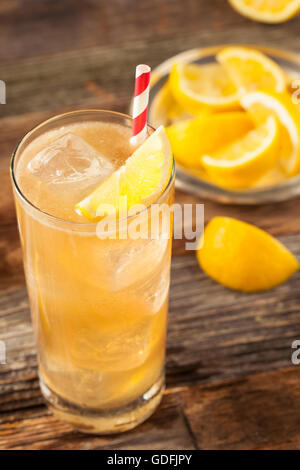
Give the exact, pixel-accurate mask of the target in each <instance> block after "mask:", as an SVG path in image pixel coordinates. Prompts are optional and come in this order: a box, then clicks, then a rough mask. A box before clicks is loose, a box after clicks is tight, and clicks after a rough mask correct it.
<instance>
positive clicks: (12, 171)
mask: <svg viewBox="0 0 300 470" xmlns="http://www.w3.org/2000/svg"><path fill="white" fill-rule="evenodd" d="M93 112H94V113H102V114H106V115H113V116H115V117H120V118H126V119H129V120H130V121H132V116H130V115H129V114H125V113H120V112H118V111H110V110H107V109H96V108H87V109H78V110H75V111H68V112H66V113H62V114H57V115H55V116H52V117H50V118H49V119H46V120H45V121H42V122H41V123H40V124H37V125H36V126H34V127H33V128H31V129H30V130H29V131H27V132H26V133H25V134H24V136H23V137H22V138H21V139H20V140H19V142H18V144H17V145H16V147H15V149H14V151H13V152H12V156H11V160H10V176H11V180H12V183H13V186H14V188H15V190H16V192H17V195H18V196H19V197H20V198H21V200H22V201H23V202H24V203H25V205H26V206H29V207H30V208H31V209H33V210H34V211H36V212H37V213H39V214H42V215H43V216H44V217H46V218H47V219H49V220H50V221H52V222H53V223H60V224H66V225H67V226H68V227H71V226H72V227H76V226H77V227H81V228H84V227H93V226H94V227H96V226H97V225H98V224H99V221H98V222H73V221H71V220H66V219H62V218H60V217H56V216H55V215H52V214H49V213H48V212H46V211H43V210H42V209H40V208H39V207H37V206H36V205H35V204H33V203H32V202H31V201H30V200H29V199H28V198H27V197H26V196H25V195H24V194H23V192H22V191H21V188H20V187H19V185H18V183H17V179H16V175H15V160H16V155H17V152H18V150H19V148H20V146H21V144H22V143H23V142H24V141H25V139H26V138H28V137H29V136H31V135H32V134H34V133H35V132H36V131H37V130H38V129H39V128H41V127H43V126H44V125H46V124H48V123H51V122H52V121H56V120H57V119H60V118H64V117H66V116H71V115H74V114H78V115H79V114H85V113H93ZM147 127H148V128H149V129H152V131H155V128H154V127H153V126H151V125H150V124H147ZM174 179H175V159H174V155H173V153H172V171H171V175H170V178H169V180H168V183H167V184H166V186H165V188H164V189H163V191H162V192H161V193H160V194H159V196H158V198H157V199H156V200H155V201H154V202H151V203H150V204H149V205H146V207H144V208H143V209H142V210H141V211H139V212H138V213H137V214H133V215H130V216H127V217H124V218H122V219H118V222H122V221H125V220H127V221H128V220H130V219H133V218H135V217H137V216H139V215H140V214H142V213H143V212H145V211H148V210H151V207H153V206H154V205H155V204H158V203H159V202H160V200H161V199H162V198H163V196H164V195H165V194H166V193H167V192H168V190H169V189H170V187H171V185H172V183H173V181H174Z"/></svg>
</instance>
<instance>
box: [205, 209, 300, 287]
mask: <svg viewBox="0 0 300 470" xmlns="http://www.w3.org/2000/svg"><path fill="white" fill-rule="evenodd" d="M203 237H204V241H203V240H200V241H199V247H201V246H202V243H203V247H202V248H199V249H198V251H197V259H198V262H199V264H200V267H201V268H202V269H203V271H204V272H205V273H206V274H207V275H208V276H210V277H211V278H212V279H214V280H215V281H217V282H219V283H220V284H223V285H224V286H226V287H229V288H231V289H235V290H240V291H243V292H256V291H261V290H266V289H271V288H273V287H275V286H277V285H279V284H281V283H283V282H285V281H286V280H287V279H288V278H289V277H290V276H291V275H292V274H294V273H295V272H296V271H297V270H298V268H299V264H298V261H297V260H296V258H295V257H294V256H293V255H292V253H291V252H290V251H289V250H288V249H287V248H286V247H285V246H284V245H283V244H282V243H280V242H279V241H278V240H276V239H275V238H273V237H272V236H271V235H270V234H268V233H267V232H265V231H264V230H261V229H259V228H258V227H255V226H254V225H251V224H248V223H246V222H242V221H240V220H237V219H233V218H230V217H215V218H213V219H212V220H211V221H210V222H209V223H208V224H207V226H206V227H205V230H204V235H203Z"/></svg>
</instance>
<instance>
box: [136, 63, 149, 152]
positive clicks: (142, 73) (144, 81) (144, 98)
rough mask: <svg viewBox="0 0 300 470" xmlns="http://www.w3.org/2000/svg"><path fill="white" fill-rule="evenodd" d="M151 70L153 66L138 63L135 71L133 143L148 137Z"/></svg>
mask: <svg viewBox="0 0 300 470" xmlns="http://www.w3.org/2000/svg"><path fill="white" fill-rule="evenodd" d="M150 72H151V68H150V67H149V65H145V64H140V65H138V66H137V68H136V71H135V86H134V99H133V113H132V118H133V121H132V137H131V142H132V144H133V145H138V144H141V143H142V142H143V141H144V140H145V139H146V137H147V114H148V102H149V89H150Z"/></svg>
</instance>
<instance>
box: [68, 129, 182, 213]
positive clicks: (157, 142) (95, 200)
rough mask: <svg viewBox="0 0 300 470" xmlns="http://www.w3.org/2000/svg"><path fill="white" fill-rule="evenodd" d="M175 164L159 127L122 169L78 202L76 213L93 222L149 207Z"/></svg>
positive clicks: (167, 142) (162, 131)
mask: <svg viewBox="0 0 300 470" xmlns="http://www.w3.org/2000/svg"><path fill="white" fill-rule="evenodd" d="M172 163H173V162H172V152H171V147H170V144H169V141H168V138H167V136H166V133H165V130H164V128H163V126H160V127H159V128H158V129H157V130H156V131H155V132H154V133H153V134H152V135H151V136H150V137H149V138H148V139H147V140H146V141H145V142H144V143H143V144H142V145H141V146H140V147H139V148H138V149H137V150H135V152H134V153H133V154H132V155H131V157H129V158H128V160H127V161H126V163H125V164H124V165H123V166H122V167H121V168H119V169H118V170H117V171H115V172H114V173H112V174H111V175H110V176H109V177H108V178H107V179H106V180H105V181H104V182H103V183H102V184H100V186H99V187H98V188H96V189H95V191H93V192H92V194H90V195H89V196H88V197H86V198H85V199H83V200H82V201H81V202H79V203H78V204H77V206H76V210H77V211H79V212H80V213H81V214H82V215H84V216H85V217H87V218H89V219H92V220H93V219H97V218H99V217H103V216H109V215H114V214H119V213H120V212H121V211H122V212H123V211H127V210H128V209H129V208H130V207H132V206H134V205H136V204H150V203H151V202H152V201H154V200H155V197H157V195H159V194H160V193H161V192H162V191H163V190H164V189H165V187H166V186H167V184H168V182H169V180H170V178H171V172H172Z"/></svg>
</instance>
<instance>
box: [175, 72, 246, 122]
mask: <svg viewBox="0 0 300 470" xmlns="http://www.w3.org/2000/svg"><path fill="white" fill-rule="evenodd" d="M169 81H170V87H171V91H172V94H173V96H174V98H175V99H176V101H177V102H178V103H179V104H180V106H182V108H184V109H185V110H186V111H188V112H190V113H191V114H193V115H197V114H198V113H199V112H201V111H203V110H204V109H208V110H211V111H225V110H235V109H240V104H239V95H238V91H237V89H236V86H235V85H234V83H233V82H232V81H231V79H230V77H229V76H228V74H227V72H226V70H225V68H224V67H223V66H222V65H220V64H214V63H212V64H205V65H197V64H184V63H179V64H174V65H173V67H172V69H171V73H170V77H169Z"/></svg>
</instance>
